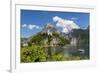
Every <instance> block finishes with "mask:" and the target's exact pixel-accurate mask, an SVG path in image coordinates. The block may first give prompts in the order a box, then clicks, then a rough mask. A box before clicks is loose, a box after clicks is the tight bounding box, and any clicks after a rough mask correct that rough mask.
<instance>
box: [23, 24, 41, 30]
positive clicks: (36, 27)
mask: <svg viewBox="0 0 100 73" xmlns="http://www.w3.org/2000/svg"><path fill="white" fill-rule="evenodd" d="M22 27H23V28H28V29H30V30H32V29H40V27H39V26H37V25H33V24H28V25H27V24H23V25H22Z"/></svg>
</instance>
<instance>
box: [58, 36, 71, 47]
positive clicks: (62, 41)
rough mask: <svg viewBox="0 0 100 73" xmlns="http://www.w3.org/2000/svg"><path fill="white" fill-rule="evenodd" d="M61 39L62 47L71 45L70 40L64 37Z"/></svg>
mask: <svg viewBox="0 0 100 73" xmlns="http://www.w3.org/2000/svg"><path fill="white" fill-rule="evenodd" d="M59 39H60V43H59V44H61V45H65V44H70V40H67V39H66V38H64V37H59Z"/></svg>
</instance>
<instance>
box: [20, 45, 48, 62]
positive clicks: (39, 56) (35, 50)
mask: <svg viewBox="0 0 100 73" xmlns="http://www.w3.org/2000/svg"><path fill="white" fill-rule="evenodd" d="M46 60H47V54H46V53H45V51H44V48H43V47H41V46H37V45H36V46H31V47H24V48H21V62H24V63H27V62H44V61H46Z"/></svg>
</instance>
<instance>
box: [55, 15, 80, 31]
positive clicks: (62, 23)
mask: <svg viewBox="0 0 100 73" xmlns="http://www.w3.org/2000/svg"><path fill="white" fill-rule="evenodd" d="M53 21H54V22H57V23H56V26H57V27H62V28H63V30H62V32H64V33H68V32H69V31H71V30H72V29H79V28H80V27H79V26H78V25H77V24H76V23H75V22H74V21H72V20H67V19H62V18H61V17H58V16H55V17H53Z"/></svg>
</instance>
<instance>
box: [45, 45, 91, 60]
mask: <svg viewBox="0 0 100 73" xmlns="http://www.w3.org/2000/svg"><path fill="white" fill-rule="evenodd" d="M45 49H46V52H47V54H48V55H49V56H51V55H54V54H62V55H64V57H66V56H81V58H82V59H84V58H88V59H89V45H84V46H80V48H79V49H77V48H76V46H74V45H66V46H56V47H46V48H45Z"/></svg>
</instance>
